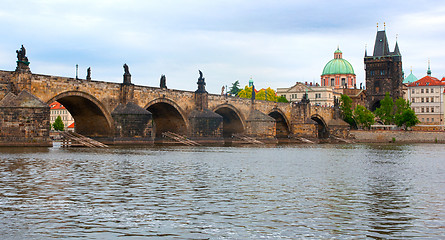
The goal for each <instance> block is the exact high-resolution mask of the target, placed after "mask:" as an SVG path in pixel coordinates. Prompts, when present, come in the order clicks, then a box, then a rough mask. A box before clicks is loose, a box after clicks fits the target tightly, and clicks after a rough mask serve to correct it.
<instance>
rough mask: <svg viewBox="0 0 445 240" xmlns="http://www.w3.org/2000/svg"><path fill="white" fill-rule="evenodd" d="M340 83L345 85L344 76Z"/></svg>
mask: <svg viewBox="0 0 445 240" xmlns="http://www.w3.org/2000/svg"><path fill="white" fill-rule="evenodd" d="M341 85H342V86H345V85H346V79H344V78H342V79H341Z"/></svg>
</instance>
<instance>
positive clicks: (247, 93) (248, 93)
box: [238, 85, 256, 98]
mask: <svg viewBox="0 0 445 240" xmlns="http://www.w3.org/2000/svg"><path fill="white" fill-rule="evenodd" d="M238 97H240V98H251V97H252V87H248V86H247V85H246V86H245V87H244V89H243V90H241V91H239V93H238ZM255 97H256V95H255Z"/></svg>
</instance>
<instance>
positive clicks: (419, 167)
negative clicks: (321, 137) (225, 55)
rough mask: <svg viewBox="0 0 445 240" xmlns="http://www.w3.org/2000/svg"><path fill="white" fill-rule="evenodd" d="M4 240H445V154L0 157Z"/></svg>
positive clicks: (286, 149) (327, 150) (358, 148)
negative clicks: (414, 239) (411, 239)
mask: <svg viewBox="0 0 445 240" xmlns="http://www.w3.org/2000/svg"><path fill="white" fill-rule="evenodd" d="M0 238H1V239H61V238H69V239H116V238H119V239H159V238H165V239H300V238H305V239H326V238H334V239H357V238H359V239H363V238H370V239H372V238H376V239H380V238H385V239H391V238H393V239H406V238H421V239H425V238H431V239H438V238H445V145H441V144H418V145H375V144H372V145H369V144H357V145H335V144H320V145H292V146H274V147H146V148H122V147H121V148H109V149H85V148H61V147H58V146H55V147H52V148H42V149H40V148H29V149H23V148H22V149H20V148H0Z"/></svg>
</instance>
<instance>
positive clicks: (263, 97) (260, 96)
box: [255, 87, 277, 102]
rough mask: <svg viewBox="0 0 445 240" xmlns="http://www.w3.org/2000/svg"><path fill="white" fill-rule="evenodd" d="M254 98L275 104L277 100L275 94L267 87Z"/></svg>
mask: <svg viewBox="0 0 445 240" xmlns="http://www.w3.org/2000/svg"><path fill="white" fill-rule="evenodd" d="M266 92H267V99H266ZM255 98H256V99H258V100H267V101H272V102H275V101H276V100H277V96H276V94H275V91H274V90H273V89H271V88H270V87H268V88H267V89H266V90H264V89H261V90H260V91H259V92H258V93H257V94H256V95H255Z"/></svg>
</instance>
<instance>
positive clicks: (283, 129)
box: [269, 110, 290, 140]
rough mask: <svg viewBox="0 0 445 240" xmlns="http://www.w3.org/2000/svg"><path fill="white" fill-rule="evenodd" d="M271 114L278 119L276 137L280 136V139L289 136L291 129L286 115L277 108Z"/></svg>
mask: <svg viewBox="0 0 445 240" xmlns="http://www.w3.org/2000/svg"><path fill="white" fill-rule="evenodd" d="M269 116H271V117H273V118H274V119H275V121H276V130H277V133H276V137H277V138H278V140H279V139H280V138H281V139H283V138H286V139H287V138H288V137H289V134H290V130H289V125H288V123H287V121H286V118H285V117H284V115H283V114H282V113H281V112H279V111H277V110H275V111H273V112H271V113H269Z"/></svg>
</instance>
